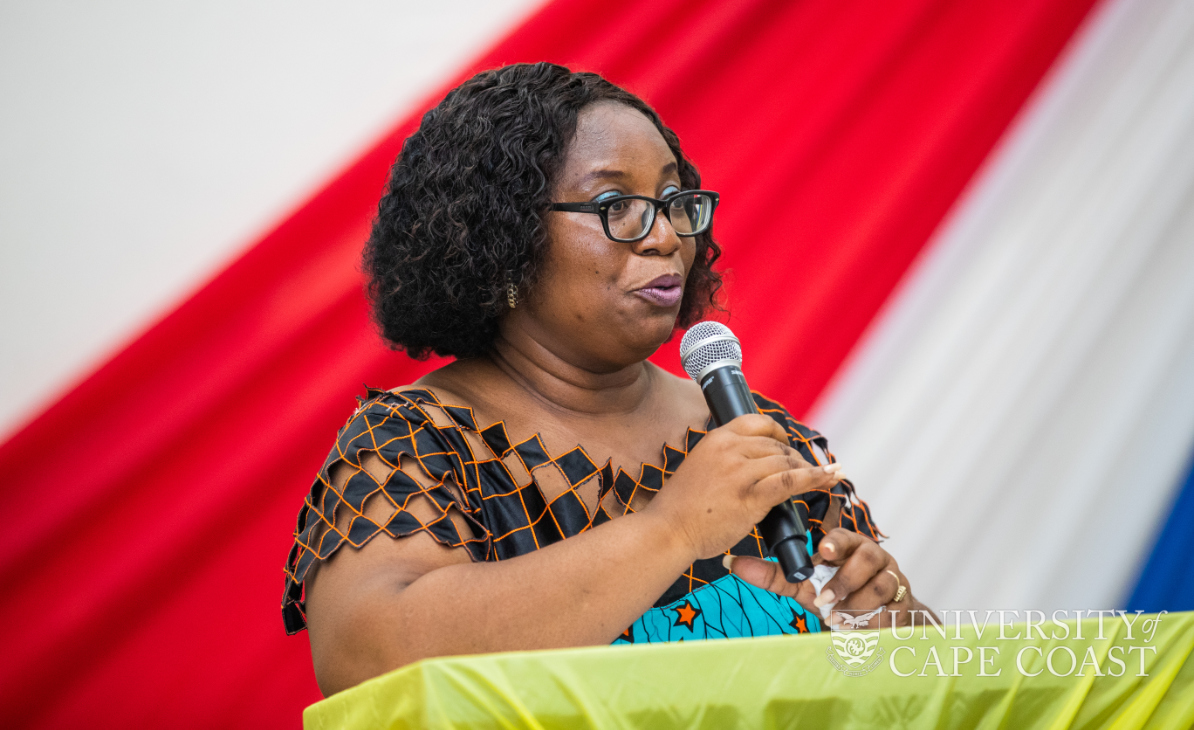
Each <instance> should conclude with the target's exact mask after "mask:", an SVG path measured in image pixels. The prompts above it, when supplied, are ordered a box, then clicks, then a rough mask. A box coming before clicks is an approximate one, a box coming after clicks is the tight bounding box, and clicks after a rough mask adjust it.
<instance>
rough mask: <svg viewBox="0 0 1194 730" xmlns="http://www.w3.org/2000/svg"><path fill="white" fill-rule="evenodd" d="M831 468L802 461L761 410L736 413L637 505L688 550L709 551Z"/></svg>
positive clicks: (832, 477)
mask: <svg viewBox="0 0 1194 730" xmlns="http://www.w3.org/2000/svg"><path fill="white" fill-rule="evenodd" d="M839 470H840V467H839V465H837V464H827V465H825V466H823V467H822V466H814V465H812V464H809V463H808V462H807V461H805V460H804V459H803V458H802V457H801V456H800V452H798V451H796V449H793V448H792V447H791V446H789V445H788V435H787V433H786V432H785V431H784V429H783V428H782V427H781V426H780V425H779V424H778V423H776V422H775V421H773V420H771V419H770V418H768V417H767V416H764V415H759V414H750V415H745V416H739V417H738V418H735V419H734V420H732V421H730V422H729V423H727V424H725V425H724V426H721V427H719V428H715V429H713V430H712V431H710V432H709V434H708V435H707V436H705V437H704V438H703V439H701V441H700V442H699V443H698V444H697V445H696V446H695V447H693V449H692V451H691V452H689V454H688V456H687V457H686V458H685V459H684V463H682V464H681V465H680V468H678V469H677V470H676V473H675V474H673V475H672V476H671V478H669V479H668V480H667V482H666V483H665V484H664V486H663V488H662V489H660V490H659V493H658V494H656V495H655V497H654V498H653V499H652V500H651V503H650V504H649V505H648V506H647V508H646V509H644V510H643V512H644V513H649V514H652V515H654V516H656V517H658V518H661V519H662V520H663V521H664V523H665V524H667V525H668V526H669V529H671V530H672V531H673V533H674V534H675V535H676V536H677V537H678V539H680V540H682V541H684V542H685V543H686V544H687V545H688V546H689V547H691V549H692V552H693V554H694V556H695V557H696V558H711V557H714V556H716V555H719V554H721V553H724V552H725V551H726V550H729V549H730V548H731V547H733V546H734V545H736V544H737V543H738V541H740V540H741V539H742V538H743V537H744V536H745V535H747V534H748V533H749V532H750V531H751V529H752V528H753V527H754V526H755V525H756V524H758V522H759V521H760V520H762V519H763V517H764V516H765V515H766V514H767V512H768V511H769V510H770V509H771V508H772V507H774V506H775V505H777V504H779V503H780V502H783V501H784V500H785V499H791V498H792V497H793V496H794V495H797V494H802V493H804V492H809V491H812V490H814V489H824V488H828V487H829V486H830V485H831V484H833V483H834V482H836V481H838V479H840V477H839V476H838V472H839Z"/></svg>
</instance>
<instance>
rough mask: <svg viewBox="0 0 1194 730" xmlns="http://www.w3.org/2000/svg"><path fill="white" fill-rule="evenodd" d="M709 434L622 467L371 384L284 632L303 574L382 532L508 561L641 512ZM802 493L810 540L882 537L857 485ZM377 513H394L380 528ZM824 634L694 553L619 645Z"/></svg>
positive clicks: (305, 556) (809, 455)
mask: <svg viewBox="0 0 1194 730" xmlns="http://www.w3.org/2000/svg"><path fill="white" fill-rule="evenodd" d="M755 401H756V403H758V406H759V410H760V411H761V412H762V413H765V414H767V415H768V416H770V417H771V418H773V419H775V421H777V422H778V423H779V424H780V425H781V426H783V427H784V429H785V430H786V431H787V433H788V438H789V440H790V442H791V444H792V446H793V447H795V448H796V449H798V450H799V451H800V454H801V455H802V456H803V457H804V458H805V460H807V461H809V462H810V463H816V464H823V463H826V461H827V460H829V461H832V459H833V456H832V454H830V453H829V452H828V451H827V450H826V443H825V439H824V437H822V436H821V435H820V434H819V433H817V432H816V431H813V430H811V429H809V428H807V427H805V426H804V425H803V424H801V423H799V422H797V421H796V420H795V419H794V418H792V416H791V415H790V414H789V413H788V412H787V411H786V410H785V409H784V408H783V407H782V406H780V405H779V404H778V403H774V402H772V401H770V400H767V399H766V398H764V397H762V396H760V395H758V394H757V393H756V394H755ZM704 435H705V431H698V430H694V429H689V430H688V431H687V433H686V434H685V437H684V441H683V443H679V444H666V445H664V446H663V447H662V455H661V456H662V458H661V464H662V466H655V465H653V464H643V465H642V467H641V468H640V470H639V473H638V475H637V476H632V475H630V474H627V473H626V472H625V471H623V470H621V469H618V470H617V472H616V473H615V472H614V471H613V470H612V468H611V466H610V463H609V462H607V463H605V464H597V463H595V462H594V461H593V460H592V459H591V458H589V455H588V454H587V453H586V452H585V450H584V448H583V447H581V446H577V447H576V448H574V449H572V450H571V451H568V452H566V453H563V454H558V455H553V454H550V453H548V451H547V449H545V448H544V446H543V442H542V441H541V440H540V438H539V436H538V435H537V434H536V435H534V436H531V437H530V438H528V439H526V440H525V441H522V442H520V443H516V444H514V443H511V442H510V438H509V435H508V434H507V433H506V427H505V424H504V423H502V422H500V421H499V422H497V423H494V424H492V425H488V426H482V425H481V424H478V423H477V421H476V419H475V418H474V417H473V412H472V409H470V408H466V407H462V406H455V405H450V404H446V403H441V402H440V401H439V399H438V398H437V397H436V396H435V394H434V393H432V392H431V391H428V390H417V389H407V390H403V391H401V392H393V391H377V390H370V391H369V397H368V400H363V401H362V402H361V403H360V407H359V408H357V410H356V412H355V413H354V414H353V415H352V417H351V418H350V419H349V421H348V423H347V424H346V425H345V426H344V428H342V429H341V430H340V433H339V436H338V438H337V440H336V446H335V448H333V449H332V451H331V453H330V454H329V455H328V458H327V461H326V462H325V463H324V465H323V468H322V469H321V470H320V472H319V476H318V477H317V478H316V480H315V483H314V484H313V485H312V487H311V492H310V494H309V495H308V496H307V499H306V501H305V503H304V504H303V507H302V509H301V510H300V511H299V515H298V526H297V529H296V531H295V537H294V545H293V546H292V548H291V550H290V554H289V556H288V558H287V561H286V590H285V593H284V594H283V598H282V617H283V620H284V622H285V625H286V631H287V633H290V634H294V633H297V632H299V631H301V630H302V629H303V628H305V627H306V616H305V614H304V612H303V580H304V578H305V577H306V576H307V573H308V571H310V570H311V567H312V566H313V565H314V564H315V562H316V561H318V560H325V559H327V558H328V557H329V556H331V555H332V554H333V553H334V552H335V551H336V550H338V549H340V548H341V547H342V546H343V545H345V544H348V545H351V546H353V547H355V548H359V547H361V546H362V545H364V544H365V543H367V542H368V541H369V540H371V539H373V538H375V537H377V536H378V535H387V536H389V537H391V538H399V537H404V536H407V535H411V534H414V533H416V532H426V533H427V534H428V535H430V536H431V537H432V538H434V539H435V540H436V541H438V542H440V543H443V544H444V545H449V546H452V547H463V548H464V549H466V550H467V551H468V553H469V556H470V557H471V558H472V559H473V560H474V561H483V560H507V559H509V558H513V557H516V556H518V555H522V554H524V553H529V552H531V551H533V550H538V549H540V548H542V547H544V546H546V545H550V544H552V543H554V542H557V541H559V540H566V539H568V538H569V537H572V536H574V535H578V534H580V533H582V532H584V531H585V530H589V529H592V528H593V527H595V526H597V525H600V524H602V523H603V522H607V521H609V520H612V519H617V518H618V517H620V516H622V515H625V514H627V513H629V512H634V511H636V510H637V509H641V508H642V507H643V506H644V505H645V504H646V503H647V502H648V501H649V499H650V495H651V494H652V493H654V492H657V491H658V490H659V489H660V487H662V486H663V484H664V482H665V481H667V479H668V478H669V477H670V476H671V475H672V474H673V473H675V471H676V469H677V467H679V466H680V464H681V463H682V462H683V461H684V457H685V456H686V455H687V454H688V452H689V451H690V450H691V449H692V448H693V446H695V445H696V444H697V442H699V441H700V440H701V438H702V437H703V436H704ZM341 462H343V464H341ZM371 463H372V464H374V465H376V464H378V463H380V464H383V465H384V466H385V468H384V470H382V473H384V474H386V476H385V477H384V478H382V479H379V478H378V477H377V476H375V474H377V473H379V470H378V469H377V468H370V466H371ZM346 468H347V469H348V472H349V476H348V478H347V480H346V481H344V480H341V481H342V483H343V487H342V488H339V489H338V488H337V487H336V486H334V484H333V479H332V471H333V469H338V470H341V471H343V470H344V469H346ZM374 500H384V502H385V503H383V505H382V506H383V507H384V509H382V510H380V511H379V510H377V508H376V506H375V505H374V503H373V501H374ZM793 501H794V503H795V505H796V508H797V510H798V511H799V512H800V514H801V516H802V517H804V518H805V521H806V524H808V525H809V528H810V529H809V534H810V537H811V544H810V545H809V549H810V550H813V549H815V548H816V546H817V544H818V543H819V542H820V539H821V537H822V536H824V534H825V531H826V529H827V528H830V527H835V526H841V527H845V528H847V529H850V530H854V531H856V532H859V533H862V534H864V535H867V536H869V537H871V538H877V537H878V535H879V533H878V530H877V529H876V528H875V526H874V524H873V523H872V522H871V516H870V512H869V510H868V508H867V506H866V504H865V503H863V502H861V501H858V500H856V499H854V496H853V488H852V487H851V486H850V485H849V484H848V483H842V482H839V483H838V484H835V485H834V486H833V487H832V488H830V489H824V490H819V491H814V492H808V493H806V494H803V495H800V497H799V498H798V499H795V500H793ZM415 502H419V503H420V505H419V507H418V509H416V508H415V504H414V503H415ZM831 505H832V509H831ZM449 510H459V514H461V515H463V517H464V519H463V520H460V519H452V518H451V515H450V514H449ZM367 511H368V512H369V514H370V515H372V516H374V517H376V515H378V514H379V513H380V514H389V515H390V516H389V518H388V520H384V521H383V523H382V524H379V523H378V522H376V521H374V519H371V517H370V516H367V515H366V514H365V512H367ZM827 518H828V519H829V520H830V521H831V524H829V525H827V524H825V523H826V520H827ZM765 549H766V548H765V547H764V546H763V543H762V540H761V539H760V537H759V535H758V532H757V530H756V531H752V532H751V533H750V534H749V535H747V536H746V537H744V538H743V539H742V541H741V542H739V543H738V544H737V545H735V546H734V547H733V548H732V549H731V550H730V551H729V552H730V553H731V554H733V555H750V556H754V557H764V556H765V555H766V553H765ZM819 630H820V622H819V621H818V619H817V617H816V616H815V615H814V614H811V613H806V612H805V611H804V608H803V607H801V606H800V604H799V603H797V602H796V601H794V600H793V599H791V598H788V597H785V596H780V595H777V594H774V593H771V592H770V591H766V590H763V589H760V588H756V587H754V586H751V585H749V584H747V583H745V582H743V581H741V580H739V579H738V578H737V577H736V576H734V575H731V574H730V573H728V572H727V571H726V569H725V568H724V567H723V566H722V561H721V558H712V559H705V560H698V561H696V562H695V563H693V564H692V565H691V566H690V567H689V569H688V570H686V571H685V572H684V574H683V575H681V576H680V577H679V578H678V579H677V580H676V582H675V583H674V584H673V585H672V586H671V588H669V589H668V590H667V591H666V592H665V593H664V594H663V595H662V596H660V597H659V600H657V601H656V602H655V605H654V607H652V608H651V609H650V610H648V611H647V612H646V613H645V614H643V616H642V617H641V618H639V619H638V620H637V621H635V622H634V623H633V624H632V625H630V626H629V627H627V629H626V631H625V632H624V633H623V634H622V635H621V636H620V637H618V638H617V639H616V640H615V641H614V643H615V644H622V643H644V642H657V641H679V640H693V639H711V638H735V637H742V636H765V635H771V634H795V633H807V632H810V631H819Z"/></svg>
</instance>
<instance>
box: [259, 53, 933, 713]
mask: <svg viewBox="0 0 1194 730" xmlns="http://www.w3.org/2000/svg"><path fill="white" fill-rule="evenodd" d="M717 204H718V195H717V193H715V192H712V191H709V190H703V189H701V181H700V177H699V175H698V174H697V171H696V169H695V167H694V166H693V165H692V164H691V163H690V162H689V161H688V159H687V158H686V157H685V156H684V153H683V151H682V150H681V148H680V144H679V141H678V139H677V137H676V135H675V134H674V133H673V132H672V131H671V130H670V129H668V128H667V127H665V126H664V125H663V123H662V122H661V121H660V119H659V116H658V115H657V114H656V113H655V112H654V110H652V109H651V108H650V107H649V106H647V105H646V104H645V103H644V102H643V101H642V100H640V99H638V98H637V97H635V96H634V95H632V94H630V93H628V92H626V91H624V90H622V89H620V88H618V87H616V86H614V85H613V84H610V83H609V82H607V81H605V80H604V79H602V78H601V77H599V76H597V75H595V74H590V73H573V72H571V71H569V70H568V69H566V68H564V67H562V66H557V65H553V64H547V63H540V64H533V65H529V64H527V65H515V66H508V67H505V68H501V69H497V70H493V71H487V72H484V73H481V74H478V75H477V76H475V77H473V78H472V79H470V80H468V81H467V82H465V83H464V84H462V85H461V86H459V87H458V88H456V89H454V90H453V91H452V92H450V93H449V94H448V95H447V97H446V98H445V99H444V100H443V102H441V103H440V104H439V105H438V106H437V107H436V108H434V109H432V110H431V111H430V112H428V113H427V115H426V116H424V118H423V120H422V123H421V125H420V127H419V130H418V131H417V132H415V133H414V134H413V135H411V137H410V138H409V139H407V140H406V142H405V144H404V145H403V148H402V152H401V154H400V155H399V157H398V160H397V161H396V162H395V164H394V167H393V171H392V175H391V179H390V184H389V188H388V190H387V192H386V195H385V196H384V198H383V199H382V201H381V204H380V207H379V210H378V216H377V219H376V221H375V223H374V226H373V231H372V234H371V236H370V238H369V242H368V244H367V246H366V249H365V257H364V258H365V269H366V271H367V273H368V275H369V278H370V284H369V294H370V297H371V300H372V302H373V307H374V315H375V318H376V320H377V322H378V324H379V325H380V328H381V331H382V334H383V335H384V337H385V338H386V339H387V340H388V341H389V342H390V343H392V344H393V345H394V346H395V347H398V348H402V349H404V350H406V351H407V352H408V353H409V354H410V355H412V356H414V357H421V356H425V355H427V354H428V353H432V352H434V353H436V354H439V355H445V356H452V357H454V358H455V360H454V361H453V362H452V363H451V364H449V365H446V366H445V367H442V368H440V369H439V370H436V371H435V372H432V373H431V374H429V375H427V376H426V377H424V378H421V379H420V380H418V381H417V382H415V383H414V384H412V385H409V386H405V387H399V388H394V389H393V390H388V391H370V393H369V398H368V400H366V401H364V402H363V403H361V405H360V407H359V408H358V409H357V410H356V412H355V413H354V414H353V415H352V417H351V418H350V419H349V421H348V423H347V425H345V426H344V428H343V429H342V430H341V431H340V434H339V437H338V439H337V441H336V445H335V447H334V448H333V449H332V451H331V453H330V454H329V456H328V458H327V461H326V463H325V464H324V466H323V469H322V470H321V471H320V473H319V476H318V478H317V479H316V480H315V483H314V485H313V486H312V489H311V492H310V494H309V496H308V497H307V499H306V501H305V503H304V505H303V507H302V509H301V511H300V512H299V517H298V527H297V531H296V535H295V543H294V546H293V548H292V550H291V552H290V555H289V558H288V560H287V566H286V569H287V578H288V580H287V586H286V592H285V596H284V599H283V606H282V611H283V616H284V619H285V623H286V628H287V630H288V631H289V632H290V633H294V632H297V631H300V630H302V629H303V628H307V630H308V634H309V636H310V641H311V654H312V657H313V660H314V664H315V673H316V677H317V679H318V681H319V685H320V688H321V689H322V690H323V692H324V693H325V694H332V693H334V692H337V691H339V690H342V689H345V688H347V687H350V686H352V685H355V684H357V683H359V682H361V681H363V680H365V679H368V678H370V677H374V676H377V675H379V674H382V673H384V672H386V671H389V670H391V669H394V668H396V667H399V666H401V665H403V664H406V663H408V662H412V661H415V660H418V659H422V658H425V657H434V656H442V655H449V654H473V653H481V652H495V651H508V650H519V649H547V648H555V647H569V646H583V645H592V644H608V643H611V642H613V643H628V642H629V643H643V642H655V641H675V640H679V639H684V640H692V639H705V638H717V637H736V636H759V635H768V634H784V633H803V632H808V631H819V630H820V628H821V624H820V621H819V616H820V608H821V607H822V606H825V605H831V604H835V605H836V607H837V608H839V609H852V610H873V609H877V608H879V607H881V606H887V607H888V609H889V610H888V611H882V612H879V613H877V614H876V616H875V617H874V618H873V619H872V626H876V625H879V624H880V622H882V624H883V625H889V623H890V622H891V621H892V620H893V618H892V617H896V618H895V619H894V620H895V621H897V622H899V623H907V621H908V617H909V609H911V608H917V607H919V604H917V603H916V602H915V600H914V599H913V598H912V596H911V594H910V593H908V580H907V579H906V578H905V577H904V576H903V574H902V573H901V572H900V570H899V568H898V566H897V565H896V562H895V560H893V559H892V557H891V556H890V555H888V553H887V552H886V551H885V550H883V548H882V547H880V546H879V544H878V543H877V542H876V541H875V540H876V538H877V536H878V531H877V529H876V528H875V526H874V525H873V524H872V523H871V519H870V515H869V513H868V511H867V508H866V506H865V504H863V503H861V502H858V501H856V500H855V499H854V498H853V488H852V487H851V486H850V485H849V483H848V482H845V481H843V474H842V472H841V471H840V470H839V467H838V465H837V464H835V463H832V457H831V456H829V455H828V452H827V451H825V450H824V449H825V441H824V439H823V438H822V437H821V436H820V435H819V434H817V433H816V432H815V431H812V430H810V429H808V428H806V427H805V426H803V425H802V424H800V423H797V422H796V421H795V420H794V419H793V418H792V417H791V416H790V415H789V414H788V413H787V411H785V410H784V409H783V407H782V406H780V405H778V404H776V403H774V402H771V401H769V400H767V399H766V398H764V397H762V396H758V395H756V396H755V398H756V401H757V403H758V406H759V409H760V411H761V412H762V415H746V416H741V417H739V418H736V419H734V420H732V421H730V422H729V423H727V424H726V425H724V426H722V427H719V428H712V429H711V426H710V416H709V410H708V407H707V406H706V404H705V400H704V398H703V396H702V394H701V391H700V388H699V387H698V386H697V385H696V384H694V383H693V382H691V381H689V380H684V379H681V378H678V377H675V376H673V375H671V374H669V373H667V372H665V371H663V370H661V369H659V368H658V367H656V366H654V365H652V364H651V363H649V362H647V358H648V357H649V356H650V355H651V354H652V353H654V352H655V350H656V349H657V348H658V347H659V346H660V345H662V344H663V343H664V342H666V341H667V340H668V339H669V338H670V337H671V336H672V335H673V333H674V332H675V331H676V329H677V328H684V327H687V326H689V325H691V324H692V323H693V322H695V321H697V320H698V319H700V317H701V315H702V313H703V312H704V311H705V310H706V309H707V308H709V307H711V306H712V305H713V302H714V295H715V293H716V291H717V289H718V287H719V285H720V277H719V276H718V274H717V273H716V272H715V271H714V269H713V265H714V263H715V262H716V260H717V258H718V255H719V248H718V246H717V244H716V243H714V241H713V238H712V235H711V226H712V222H713V215H714V211H715V209H716V207H717ZM784 500H794V501H795V504H796V507H797V510H798V512H799V513H800V514H801V515H802V516H803V517H804V518H805V519H806V521H807V523H808V524H809V525H810V528H811V530H810V534H811V537H812V545H811V549H813V550H815V553H814V561H816V562H825V563H828V564H831V565H835V566H839V568H840V569H839V571H838V573H837V574H836V576H834V577H833V578H832V580H830V582H829V583H828V584H827V585H826V586H825V587H824V589H823V590H822V592H821V593H820V594H819V595H818V594H816V593H815V590H814V588H813V587H812V586H811V585H810V583H809V582H804V583H799V584H790V583H788V582H787V581H785V580H784V578H783V576H782V575H781V572H780V570H779V569H778V567H777V565H776V563H774V562H772V561H770V560H765V559H764V557H765V556H766V554H767V553H766V548H765V547H764V546H763V544H762V542H761V540H760V538H759V535H758V532H757V530H756V528H755V525H756V524H757V523H758V522H759V521H760V520H761V519H762V518H763V517H764V516H765V515H766V514H767V513H768V511H769V510H770V509H771V508H772V507H773V506H774V505H776V504H779V503H780V502H782V501H784ZM831 620H833V619H831Z"/></svg>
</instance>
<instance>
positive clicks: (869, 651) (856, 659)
mask: <svg viewBox="0 0 1194 730" xmlns="http://www.w3.org/2000/svg"><path fill="white" fill-rule="evenodd" d="M882 610H883V607H882V606H881V607H879V608H878V609H876V610H874V611H867V612H862V611H834V612H833V613H834V614H835V615H836V616H838V617H839V618H841V619H842V625H841V628H838V629H834V630H833V633H832V634H831V637H832V639H833V644H831V645H830V646H827V647H826V648H825V656H826V657H828V658H829V663H830V664H832V665H833V666H834V667H836V668H837V670H838V671H839V672H841V673H842V674H844V675H846V676H847V677H861V676H862V675H864V674H869V673H870V672H871V671H872V670H874V668H875V667H877V666H879V662H881V661H883V649H882V648H881V647H880V646H879V629H864V628H861V627H863V626H866V625H867V623H869V622H870V620H871V619H872V618H874V617H875V616H877V615H878V614H879V612H880V611H882Z"/></svg>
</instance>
